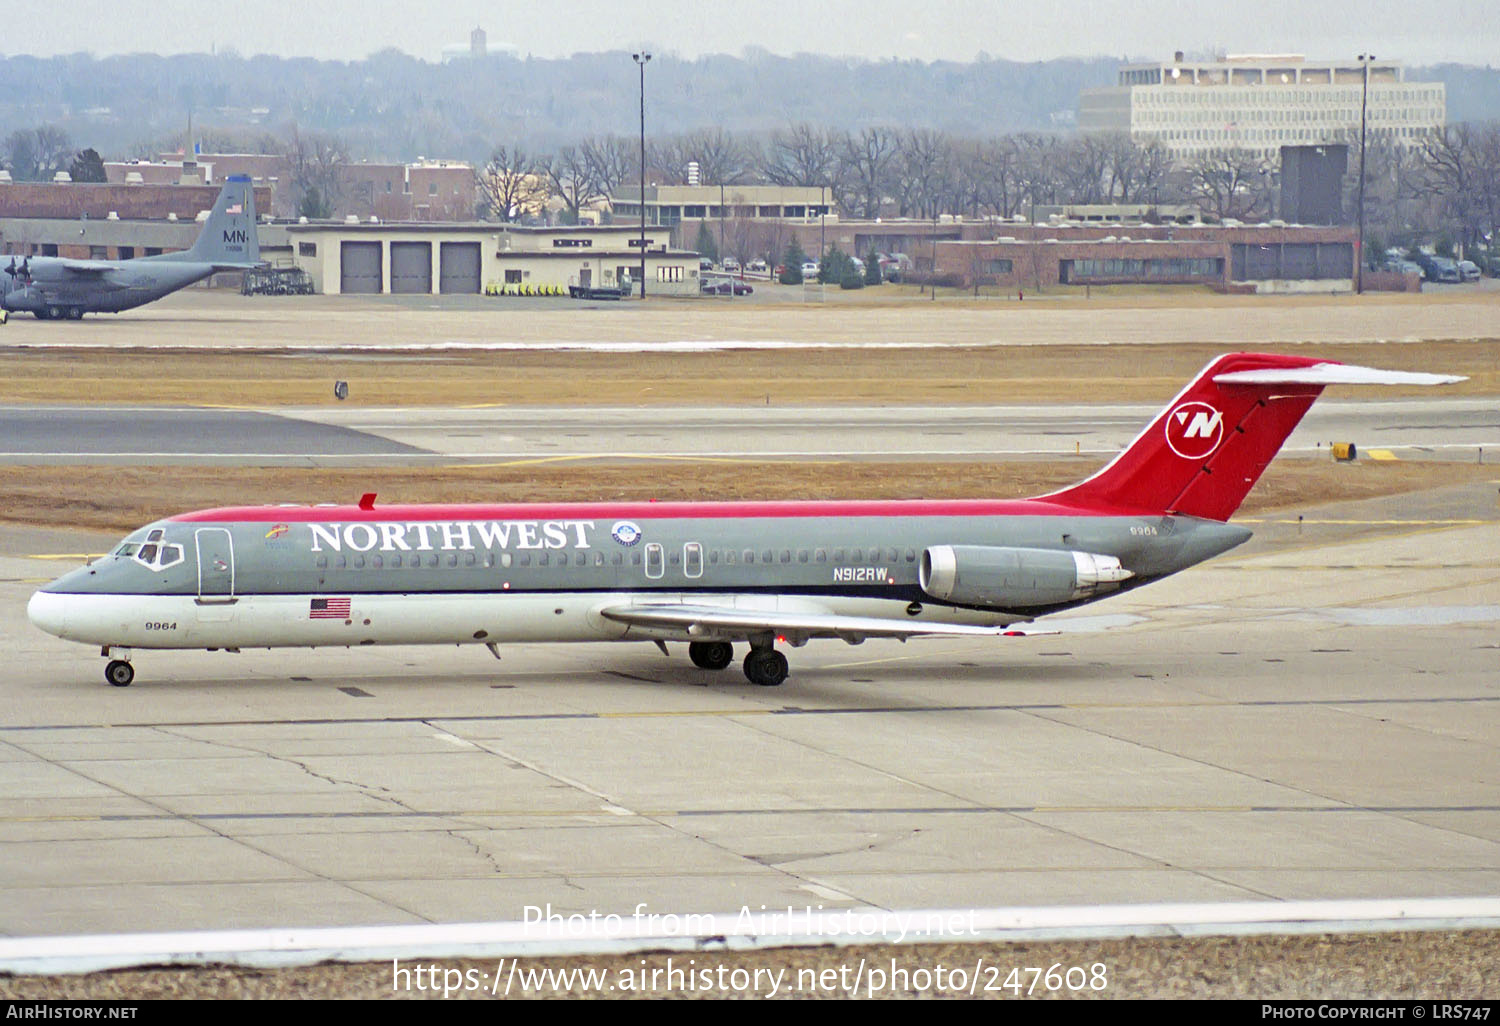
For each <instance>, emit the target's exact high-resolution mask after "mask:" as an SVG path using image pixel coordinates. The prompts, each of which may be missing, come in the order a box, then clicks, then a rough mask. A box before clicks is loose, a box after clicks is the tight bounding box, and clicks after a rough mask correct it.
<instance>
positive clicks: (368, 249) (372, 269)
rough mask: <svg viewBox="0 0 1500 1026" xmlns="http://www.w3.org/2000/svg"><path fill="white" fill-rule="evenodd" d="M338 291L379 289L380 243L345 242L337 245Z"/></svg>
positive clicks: (373, 290)
mask: <svg viewBox="0 0 1500 1026" xmlns="http://www.w3.org/2000/svg"><path fill="white" fill-rule="evenodd" d="M339 268H340V270H339V291H340V292H357V293H371V292H379V291H380V243H378V242H345V243H342V244H341V245H340V247H339Z"/></svg>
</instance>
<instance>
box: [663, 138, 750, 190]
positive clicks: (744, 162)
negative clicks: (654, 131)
mask: <svg viewBox="0 0 1500 1026" xmlns="http://www.w3.org/2000/svg"><path fill="white" fill-rule="evenodd" d="M680 152H681V154H682V157H683V165H682V166H683V170H684V172H685V171H686V169H687V164H688V162H696V163H697V165H698V180H699V181H701V182H703V183H704V184H714V185H740V184H743V183H745V182H746V181H747V180H748V179H749V177H750V167H751V160H750V154H749V152H748V151H747V150H746V149H745V147H744V146H743V145H741V144H740V143H739V142H738V141H737V140H736V139H735V138H734V136H732V135H730V134H729V133H728V132H726V131H724V130H723V129H722V128H705V129H700V130H699V131H696V132H690V133H688V134H687V135H685V136H682V137H681V142H680Z"/></svg>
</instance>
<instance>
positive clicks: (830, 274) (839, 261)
mask: <svg viewBox="0 0 1500 1026" xmlns="http://www.w3.org/2000/svg"><path fill="white" fill-rule="evenodd" d="M853 269H854V265H853V264H852V263H850V261H849V256H848V254H846V253H845V252H844V251H843V250H841V249H839V248H838V246H830V247H829V249H828V252H827V253H826V254H824V256H823V259H822V260H820V261H819V262H818V281H819V282H821V283H822V284H824V285H838V284H841V283H842V282H843V280H844V276H845V275H847V274H848V273H849V272H850V271H852V270H853Z"/></svg>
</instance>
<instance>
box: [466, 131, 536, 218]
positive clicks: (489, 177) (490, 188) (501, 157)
mask: <svg viewBox="0 0 1500 1026" xmlns="http://www.w3.org/2000/svg"><path fill="white" fill-rule="evenodd" d="M550 181H551V180H550V179H549V178H548V177H547V175H546V172H545V169H544V168H543V166H542V164H541V162H540V161H539V160H538V159H537V158H536V157H533V156H532V155H531V154H529V153H527V152H526V151H525V150H524V149H523V148H522V147H520V146H511V147H506V146H496V147H495V152H494V153H492V154H491V155H490V159H489V162H488V163H486V164H485V165H484V167H483V168H482V169H479V170H476V171H475V172H474V187H475V189H476V190H477V191H478V193H479V197H480V202H481V204H482V205H483V206H484V207H485V209H486V210H487V212H488V215H489V216H490V217H492V218H495V219H497V220H500V221H517V220H520V219H521V218H523V217H526V216H528V215H530V216H535V215H537V214H540V213H541V212H542V210H543V209H544V208H545V206H546V203H547V199H548V198H549V196H550V192H549V189H548V185H549V184H550Z"/></svg>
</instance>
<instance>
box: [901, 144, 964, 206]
mask: <svg viewBox="0 0 1500 1026" xmlns="http://www.w3.org/2000/svg"><path fill="white" fill-rule="evenodd" d="M952 158H953V153H952V147H951V143H950V141H949V139H948V137H947V136H946V135H944V134H943V133H942V132H938V131H935V130H933V129H930V128H916V129H912V130H911V131H909V132H902V133H901V134H900V135H899V136H897V137H896V154H895V158H894V159H893V160H892V161H891V174H890V183H891V193H892V198H893V199H895V201H896V207H897V210H898V211H899V212H900V214H901V216H902V217H935V216H937V214H938V213H940V211H939V209H938V208H939V207H940V206H941V205H942V199H941V197H942V196H943V194H944V193H945V192H946V191H947V186H948V184H949V183H948V181H947V177H948V174H949V172H950V171H951V169H952V167H953V161H952Z"/></svg>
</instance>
